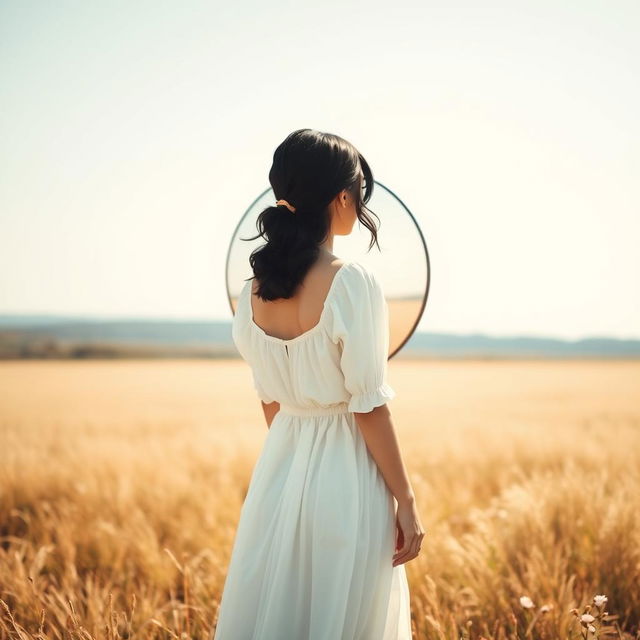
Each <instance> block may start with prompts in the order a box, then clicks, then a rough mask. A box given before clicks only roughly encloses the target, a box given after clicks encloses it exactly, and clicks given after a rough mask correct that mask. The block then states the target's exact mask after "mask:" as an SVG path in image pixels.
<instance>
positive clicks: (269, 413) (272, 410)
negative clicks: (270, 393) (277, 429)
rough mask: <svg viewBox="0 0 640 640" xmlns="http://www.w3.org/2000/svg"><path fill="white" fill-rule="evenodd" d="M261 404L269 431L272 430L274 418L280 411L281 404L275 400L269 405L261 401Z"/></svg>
mask: <svg viewBox="0 0 640 640" xmlns="http://www.w3.org/2000/svg"><path fill="white" fill-rule="evenodd" d="M260 403H261V404H262V411H263V413H264V417H265V420H266V421H267V429H270V428H271V421H272V420H273V416H275V415H276V413H278V411H280V403H279V402H276V401H275V400H274V401H273V402H269V403H266V402H264V401H263V400H260Z"/></svg>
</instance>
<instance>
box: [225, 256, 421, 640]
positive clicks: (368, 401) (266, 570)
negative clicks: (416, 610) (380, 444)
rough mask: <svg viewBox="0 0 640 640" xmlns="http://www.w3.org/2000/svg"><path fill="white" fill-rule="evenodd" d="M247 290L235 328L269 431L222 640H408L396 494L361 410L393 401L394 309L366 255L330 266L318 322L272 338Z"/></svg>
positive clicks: (232, 566) (230, 583)
mask: <svg viewBox="0 0 640 640" xmlns="http://www.w3.org/2000/svg"><path fill="white" fill-rule="evenodd" d="M251 282H252V281H251V280H248V281H247V282H246V283H245V286H244V287H243V289H242V292H241V294H240V297H239V299H238V304H237V308H236V313H235V315H234V318H233V326H232V335H233V340H234V343H235V345H236V347H237V349H238V351H239V352H240V355H241V356H242V357H243V359H244V360H246V361H247V362H248V363H249V364H250V366H251V369H252V372H253V383H254V386H255V389H256V391H257V394H258V396H259V397H260V399H261V400H264V402H267V403H269V402H273V401H278V402H279V403H280V410H279V411H278V413H276V415H275V417H274V418H273V421H272V422H271V427H270V428H269V429H268V431H267V434H266V437H265V441H264V444H263V447H262V451H261V453H260V456H259V458H258V460H257V462H256V465H255V467H254V469H253V473H252V476H251V481H250V484H249V488H248V492H247V495H246V497H245V500H244V503H243V505H242V510H241V513H240V521H239V523H238V527H237V531H236V537H235V541H234V545H233V549H232V552H231V559H230V562H229V566H228V571H227V577H226V581H225V584H224V589H223V592H222V598H221V602H220V608H219V611H218V620H217V628H216V629H215V632H212V633H213V635H212V637H213V638H214V639H215V640H411V614H410V606H409V604H410V603H409V587H408V583H407V577H406V573H405V567H404V565H403V564H401V565H398V566H397V567H393V566H392V556H393V554H394V552H395V541H396V540H395V536H396V526H395V511H396V507H397V502H396V500H395V498H394V497H393V495H392V494H391V492H390V491H389V489H388V487H387V485H386V483H385V481H384V478H383V476H382V474H381V473H380V470H379V469H378V466H377V465H376V463H375V461H374V459H373V457H372V456H371V454H370V452H369V450H368V449H367V446H366V443H365V441H364V438H363V436H362V434H361V432H360V430H359V428H358V426H357V424H356V422H355V417H354V415H353V413H352V412H354V411H357V412H367V411H370V410H371V409H373V408H374V407H376V406H379V405H382V404H384V403H385V402H388V401H389V400H391V399H392V398H394V397H395V395H396V393H395V391H394V390H393V389H392V388H391V387H390V386H389V384H388V383H387V356H388V348H389V324H388V313H389V312H388V307H387V303H386V300H385V297H384V293H383V290H382V287H381V284H380V282H379V280H378V279H377V278H376V277H375V275H374V274H373V273H372V272H370V271H369V270H367V269H366V268H365V267H364V266H363V265H361V264H360V263H358V262H353V261H352V262H345V263H344V264H343V265H342V266H341V267H340V269H339V270H338V271H337V272H336V273H335V274H334V279H333V282H332V283H331V286H330V289H329V292H328V294H327V297H326V299H325V302H324V306H323V310H322V313H321V316H320V319H319V322H318V324H316V325H315V326H314V327H312V328H311V329H310V330H308V331H306V332H304V333H303V334H301V335H299V336H297V337H295V338H292V339H290V340H284V339H281V338H277V337H275V336H271V335H269V334H267V333H266V332H265V331H264V330H263V329H261V328H260V327H259V326H258V325H257V324H256V323H255V322H254V321H253V317H252V311H251Z"/></svg>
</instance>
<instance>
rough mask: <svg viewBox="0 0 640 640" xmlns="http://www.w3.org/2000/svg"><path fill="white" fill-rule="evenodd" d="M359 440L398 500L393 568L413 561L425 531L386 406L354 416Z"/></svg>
mask: <svg viewBox="0 0 640 640" xmlns="http://www.w3.org/2000/svg"><path fill="white" fill-rule="evenodd" d="M353 415H354V416H355V419H356V423H357V425H358V428H359V429H360V432H361V433H362V437H363V438H364V441H365V443H366V445H367V448H368V449H369V451H370V453H371V455H372V457H373V459H374V460H375V462H376V464H377V465H378V468H379V469H380V472H381V473H382V476H383V477H384V480H385V482H386V483H387V486H388V487H389V490H390V491H391V493H392V494H393V496H394V497H395V499H396V500H397V501H398V511H397V514H396V516H397V528H398V539H397V541H396V553H395V554H394V556H393V566H396V565H398V564H403V563H404V562H407V561H409V560H411V559H412V558H415V557H416V556H417V555H418V553H419V551H420V544H421V543H422V538H423V537H424V534H425V529H424V527H423V526H422V523H421V521H420V515H419V514H418V509H417V507H416V501H415V494H414V492H413V487H412V486H411V482H410V481H409V475H408V473H407V469H406V467H405V465H404V462H403V460H402V456H401V454H400V447H399V445H398V439H397V437H396V433H395V429H394V426H393V422H392V420H391V412H390V411H389V407H388V406H387V405H386V404H383V405H380V406H379V407H374V408H373V409H372V410H371V411H369V412H367V413H354V414H353Z"/></svg>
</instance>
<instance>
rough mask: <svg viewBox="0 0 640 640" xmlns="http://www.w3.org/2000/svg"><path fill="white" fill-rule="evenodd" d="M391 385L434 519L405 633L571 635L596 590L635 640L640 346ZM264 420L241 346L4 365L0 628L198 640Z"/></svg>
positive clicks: (421, 500) (411, 569)
mask: <svg viewBox="0 0 640 640" xmlns="http://www.w3.org/2000/svg"><path fill="white" fill-rule="evenodd" d="M389 382H390V383H391V385H392V386H393V387H394V389H395V390H396V391H397V393H398V396H397V398H396V399H394V400H393V401H392V402H391V403H390V405H389V406H390V408H391V411H392V415H393V419H394V424H395V426H396V429H397V432H398V435H399V439H400V443H401V447H402V450H403V453H404V458H405V461H406V463H407V466H408V468H409V471H410V473H411V477H412V481H413V484H414V488H415V491H416V494H417V499H418V504H419V508H420V512H421V514H422V521H423V524H424V525H425V527H426V529H427V535H426V536H425V539H424V542H423V545H422V555H421V556H420V557H418V558H417V559H416V560H414V561H412V562H410V563H408V564H407V565H406V567H407V573H408V577H409V582H410V589H411V599H412V618H413V625H414V637H415V638H416V639H423V638H424V639H445V638H446V639H447V640H449V639H457V638H478V639H479V638H485V639H487V640H497V639H498V638H504V639H507V638H509V639H516V638H545V639H556V638H561V639H565V638H572V637H575V638H580V637H585V638H586V637H587V636H586V635H584V634H585V633H586V624H587V623H585V625H581V623H580V621H579V620H578V618H577V616H576V613H577V614H578V615H580V614H582V613H583V612H584V607H585V606H586V605H589V604H590V603H591V604H592V608H591V610H590V613H591V614H594V617H595V618H596V619H595V620H594V621H593V624H594V626H595V627H596V629H598V630H599V631H598V634H599V635H601V637H602V636H603V635H604V634H603V631H602V629H600V627H601V626H602V628H603V629H604V632H606V629H607V628H608V629H610V630H611V631H612V632H613V631H615V633H613V635H612V636H610V637H624V638H635V637H637V636H636V634H637V633H638V626H639V624H640V363H639V362H634V361H626V362H625V361H602V362H598V361H571V360H567V361H507V360H504V361H402V360H399V359H398V360H396V359H393V360H392V361H391V363H390V365H389ZM265 435H266V425H265V423H264V418H263V416H262V412H261V409H260V406H259V402H258V400H257V398H256V396H255V392H254V390H253V388H252V385H251V377H250V371H249V369H248V367H247V365H246V364H245V363H244V362H242V361H240V360H232V359H230V360H193V361H190V360H162V361H158V360H151V361H144V360H130V361H84V362H78V361H46V362H44V361H33V362H19V361H18V362H5V363H0V600H1V602H0V638H52V639H56V638H65V639H66V638H69V639H74V640H75V639H76V638H77V639H80V638H86V639H90V638H109V639H115V638H197V639H206V638H207V637H208V635H209V633H210V631H211V628H212V625H213V623H214V620H215V615H216V608H217V604H218V599H219V596H220V593H221V589H222V586H223V583H224V578H225V570H226V566H227V562H228V557H229V553H230V550H231V545H232V542H233V536H234V531H235V527H236V524H237V520H238V517H239V511H240V507H241V505H242V501H243V498H244V495H245V492H246V489H247V485H248V482H249V479H250V476H251V471H252V468H253V465H254V463H255V461H256V458H257V456H258V455H259V453H260V449H261V446H262V442H263V439H264V437H265ZM597 594H598V595H602V594H605V595H606V596H607V598H608V601H607V602H606V605H605V606H604V607H602V608H601V609H598V608H597V607H594V606H593V602H592V600H593V597H594V596H595V595H597ZM529 599H530V600H529ZM530 605H532V606H530ZM545 605H548V606H545ZM572 609H578V611H577V612H574V613H572V612H571V610H572ZM602 610H604V611H607V612H608V615H607V616H604V618H605V619H604V620H603V621H600V616H599V615H598V616H595V613H598V611H602ZM591 637H594V636H593V635H592V634H590V635H589V638H591ZM283 640H287V639H283Z"/></svg>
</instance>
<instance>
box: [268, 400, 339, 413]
mask: <svg viewBox="0 0 640 640" xmlns="http://www.w3.org/2000/svg"><path fill="white" fill-rule="evenodd" d="M348 407H349V403H348V402H339V403H338V404H333V405H331V406H329V407H297V406H295V405H292V404H282V403H280V411H281V412H282V413H288V414H290V415H292V416H333V415H336V414H340V413H349V408H348Z"/></svg>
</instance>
